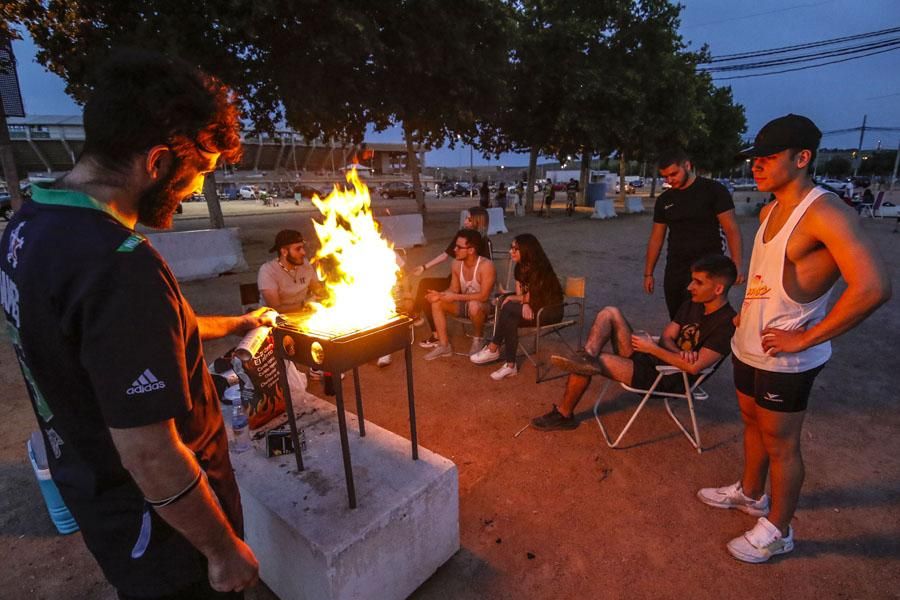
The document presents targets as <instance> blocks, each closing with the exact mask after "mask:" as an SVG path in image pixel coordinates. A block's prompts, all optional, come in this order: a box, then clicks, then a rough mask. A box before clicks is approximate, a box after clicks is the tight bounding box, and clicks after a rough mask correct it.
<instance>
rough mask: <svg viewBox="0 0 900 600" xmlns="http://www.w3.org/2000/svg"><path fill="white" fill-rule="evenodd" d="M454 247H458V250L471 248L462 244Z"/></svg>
mask: <svg viewBox="0 0 900 600" xmlns="http://www.w3.org/2000/svg"><path fill="white" fill-rule="evenodd" d="M453 247H454V248H456V249H457V250H468V249H469V246H460V245H459V244H456V245H455V246H453Z"/></svg>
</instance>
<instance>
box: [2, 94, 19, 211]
mask: <svg viewBox="0 0 900 600" xmlns="http://www.w3.org/2000/svg"><path fill="white" fill-rule="evenodd" d="M0 166H2V167H3V178H4V179H5V180H6V187H7V189H8V190H9V199H10V203H11V205H12V209H13V210H19V209H20V208H22V191H21V190H20V189H19V172H18V171H17V170H16V157H15V156H14V155H13V150H12V142H11V141H10V139H9V128H8V127H7V126H6V113H5V112H4V111H3V102H0Z"/></svg>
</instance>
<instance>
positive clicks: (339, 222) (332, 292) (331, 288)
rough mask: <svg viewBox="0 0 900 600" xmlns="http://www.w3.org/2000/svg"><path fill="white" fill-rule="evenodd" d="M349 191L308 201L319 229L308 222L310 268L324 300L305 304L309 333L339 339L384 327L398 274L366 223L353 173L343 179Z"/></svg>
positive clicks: (368, 214)
mask: <svg viewBox="0 0 900 600" xmlns="http://www.w3.org/2000/svg"><path fill="white" fill-rule="evenodd" d="M346 177H347V182H348V183H349V184H350V185H351V186H352V189H349V188H348V189H346V190H340V189H338V186H335V187H334V189H333V190H332V192H331V193H330V194H329V195H328V196H327V197H326V198H325V199H324V200H322V199H319V198H318V197H313V200H312V202H313V204H314V205H315V206H316V208H318V209H319V212H320V213H322V216H323V217H324V220H323V222H322V223H318V222H316V221H313V226H314V227H315V230H316V236H317V237H318V238H319V243H320V246H321V247H320V248H319V251H318V252H316V256H315V257H314V258H313V260H312V261H311V263H312V264H313V266H315V268H316V272H317V273H318V275H319V279H320V280H322V282H323V283H324V284H325V288H326V290H327V296H326V298H324V299H323V300H322V302H321V303H319V302H311V303H310V308H311V310H312V314H310V315H309V317H308V318H305V319H304V321H303V324H304V325H305V326H306V327H308V328H309V329H312V330H316V331H323V332H328V333H331V334H333V335H340V334H342V333H347V332H350V331H354V330H358V329H368V328H372V327H375V326H378V325H381V324H383V323H385V322H386V321H388V320H390V319H391V318H393V317H394V316H395V315H396V314H397V311H396V308H395V304H394V297H393V295H392V290H393V288H394V285H395V284H396V283H397V277H398V275H399V273H400V268H399V267H398V266H397V259H396V256H395V255H394V250H393V248H392V246H391V244H390V243H389V242H388V241H387V240H385V239H384V238H382V237H381V232H380V231H379V227H378V224H377V223H376V222H375V220H374V219H373V218H372V210H371V199H370V197H369V189H368V188H367V187H366V185H365V184H364V183H362V182H361V181H360V180H359V177H358V176H357V174H356V169H352V170H351V171H350V172H348V173H347V175H346Z"/></svg>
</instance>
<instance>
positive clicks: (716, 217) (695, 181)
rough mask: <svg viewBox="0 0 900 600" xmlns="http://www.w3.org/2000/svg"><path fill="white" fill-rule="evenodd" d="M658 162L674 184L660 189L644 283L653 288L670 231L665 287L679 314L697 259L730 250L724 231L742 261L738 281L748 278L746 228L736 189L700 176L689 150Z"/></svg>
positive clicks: (737, 260) (669, 304) (668, 303)
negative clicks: (743, 231) (743, 233)
mask: <svg viewBox="0 0 900 600" xmlns="http://www.w3.org/2000/svg"><path fill="white" fill-rule="evenodd" d="M658 164H659V174H660V175H661V176H662V178H663V179H665V181H666V183H668V184H669V186H670V188H669V189H668V190H667V191H665V192H663V193H662V194H660V196H659V198H657V200H656V207H655V208H654V210H653V229H652V230H651V231H650V241H649V242H648V243H647V258H646V261H645V263H644V284H643V285H644V291H645V292H647V293H648V294H652V293H653V290H654V287H655V285H654V278H653V270H654V269H655V268H656V262H657V260H659V254H660V251H661V250H662V245H663V242H664V241H665V239H666V232H667V231H668V234H669V235H668V238H669V240H668V250H667V252H666V271H665V278H664V279H663V290H664V292H665V296H666V306H667V307H668V309H669V316H670V317H674V316H675V313H676V311H677V310H678V308H679V307H680V306H681V305H682V304H683V303H684V301H685V300H687V299H688V298H689V294H688V291H687V285H688V283H689V282H690V280H691V263H693V262H694V261H695V260H697V259H698V258H700V257H701V256H706V255H707V254H724V248H723V244H722V232H724V234H725V239H726V241H727V242H728V250H729V253H730V254H731V258H732V260H733V261H734V264H735V265H736V266H737V271H738V275H737V281H736V283H738V284H741V283H743V282H744V270H743V267H742V264H743V263H742V259H743V256H742V254H741V231H740V229H739V228H738V224H737V221H736V220H735V218H734V202H733V201H732V199H731V194H729V193H728V190H727V189H726V188H725V186H723V185H722V184H720V183H718V182H716V181H713V180H711V179H706V178H705V177H698V176H697V175H696V174H695V173H694V167H693V164H692V163H691V161H690V159H689V158H688V156H687V154H685V153H684V152H683V151H682V150H674V151H671V152H668V153H666V154H663V155H661V156H660V158H659V163H658Z"/></svg>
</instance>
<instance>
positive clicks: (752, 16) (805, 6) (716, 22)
mask: <svg viewBox="0 0 900 600" xmlns="http://www.w3.org/2000/svg"><path fill="white" fill-rule="evenodd" d="M828 3H829V2H827V1H826V2H817V3H815V4H798V5H796V6H788V7H785V8H779V9H777V10H770V11H766V12H760V13H753V14H749V15H742V16H740V17H731V18H730V19H719V20H717V21H707V22H706V23H697V24H696V25H689V26H686V27H685V29H692V28H694V27H706V26H707V25H718V24H720V23H729V22H731V21H742V20H744V19H752V18H754V17H764V16H766V15H774V14H777V13H783V12H788V11H790V10H797V9H798V8H814V7H816V6H822V5H823V4H828Z"/></svg>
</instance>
